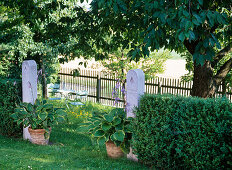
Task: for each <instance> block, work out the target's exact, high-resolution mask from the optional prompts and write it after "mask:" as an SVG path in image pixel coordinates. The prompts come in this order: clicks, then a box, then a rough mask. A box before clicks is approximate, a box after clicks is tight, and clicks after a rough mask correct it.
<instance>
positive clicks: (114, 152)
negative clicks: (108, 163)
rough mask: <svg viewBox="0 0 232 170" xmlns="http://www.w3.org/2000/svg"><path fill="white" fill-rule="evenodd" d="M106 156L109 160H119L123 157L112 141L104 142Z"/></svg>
mask: <svg viewBox="0 0 232 170" xmlns="http://www.w3.org/2000/svg"><path fill="white" fill-rule="evenodd" d="M106 151H107V155H108V156H109V157H111V158H120V157H123V156H124V153H123V152H122V150H121V148H120V147H118V146H116V145H115V144H114V142H113V141H111V140H109V141H108V142H106Z"/></svg>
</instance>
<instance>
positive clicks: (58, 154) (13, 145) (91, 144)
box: [0, 111, 147, 170]
mask: <svg viewBox="0 0 232 170" xmlns="http://www.w3.org/2000/svg"><path fill="white" fill-rule="evenodd" d="M83 112H84V111H83ZM83 112H78V113H77V112H75V111H74V112H69V113H68V118H69V121H68V122H67V123H65V124H62V125H56V126H55V127H53V128H52V134H51V137H50V142H51V145H48V146H39V145H35V144H31V143H30V142H28V141H24V140H23V139H16V138H7V137H4V136H1V135H0V169H133V170H134V169H147V167H145V166H143V165H142V164H139V163H137V162H132V161H129V160H127V159H126V158H125V157H124V158H120V159H117V160H114V159H110V158H108V157H107V153H106V150H105V147H98V145H97V144H96V142H95V141H93V140H92V139H91V138H90V137H89V136H88V135H87V134H86V133H85V129H84V128H81V127H80V123H82V122H83V120H84V118H83V117H82V116H83V115H84V116H86V115H85V114H84V113H83ZM77 115H78V116H77Z"/></svg>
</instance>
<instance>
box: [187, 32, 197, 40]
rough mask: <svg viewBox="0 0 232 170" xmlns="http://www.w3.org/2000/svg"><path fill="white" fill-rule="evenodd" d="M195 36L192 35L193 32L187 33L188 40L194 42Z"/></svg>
mask: <svg viewBox="0 0 232 170" xmlns="http://www.w3.org/2000/svg"><path fill="white" fill-rule="evenodd" d="M195 38H196V37H195V34H194V32H192V31H189V39H190V40H195Z"/></svg>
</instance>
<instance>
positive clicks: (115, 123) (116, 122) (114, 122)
mask: <svg viewBox="0 0 232 170" xmlns="http://www.w3.org/2000/svg"><path fill="white" fill-rule="evenodd" d="M121 121H122V119H121V118H119V117H116V118H115V119H114V121H113V125H114V126H116V125H119V124H120V123H121Z"/></svg>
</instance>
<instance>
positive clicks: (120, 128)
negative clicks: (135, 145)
mask: <svg viewBox="0 0 232 170" xmlns="http://www.w3.org/2000/svg"><path fill="white" fill-rule="evenodd" d="M123 127H124V124H123V123H120V124H118V125H116V126H115V130H123Z"/></svg>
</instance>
